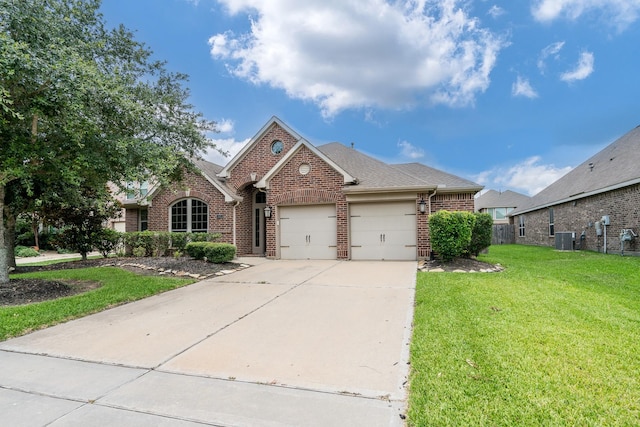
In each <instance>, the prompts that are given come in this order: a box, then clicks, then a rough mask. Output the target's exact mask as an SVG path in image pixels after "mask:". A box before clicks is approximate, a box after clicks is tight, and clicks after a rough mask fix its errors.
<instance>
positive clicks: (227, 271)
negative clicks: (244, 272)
mask: <svg viewBox="0 0 640 427" xmlns="http://www.w3.org/2000/svg"><path fill="white" fill-rule="evenodd" d="M220 273H222V274H231V273H235V270H222V271H220Z"/></svg>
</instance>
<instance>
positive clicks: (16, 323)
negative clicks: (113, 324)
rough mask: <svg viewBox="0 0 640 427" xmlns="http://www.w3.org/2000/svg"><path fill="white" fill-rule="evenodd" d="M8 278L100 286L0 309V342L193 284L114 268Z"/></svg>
mask: <svg viewBox="0 0 640 427" xmlns="http://www.w3.org/2000/svg"><path fill="white" fill-rule="evenodd" d="M11 277H12V278H13V277H16V278H18V277H24V278H27V277H31V278H44V279H52V280H83V281H85V280H86V281H96V282H100V283H102V286H101V287H100V288H98V289H95V290H92V291H89V292H86V293H83V294H78V295H74V296H69V297H65V298H60V299H57V300H53V301H45V302H40V303H34V304H28V305H20V306H8V307H0V341H2V340H6V339H7V338H10V337H15V336H18V335H23V334H25V333H28V332H30V331H33V330H36V329H41V328H44V327H47V326H51V325H55V324H56V323H61V322H65V321H67V320H71V319H75V318H78V317H82V316H86V315H87V314H91V313H96V312H98V311H101V310H104V309H106V308H109V307H113V306H115V305H119V304H123V303H126V302H130V301H135V300H138V299H141V298H145V297H148V296H151V295H154V294H157V293H160V292H164V291H168V290H170V289H175V288H178V287H180V286H184V285H188V284H190V283H193V282H194V281H195V280H193V279H184V278H169V277H157V276H143V275H138V274H135V273H131V272H129V271H125V270H121V269H119V268H115V267H99V268H83V269H75V270H57V271H48V272H38V273H28V274H16V275H11Z"/></svg>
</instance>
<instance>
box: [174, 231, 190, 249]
mask: <svg viewBox="0 0 640 427" xmlns="http://www.w3.org/2000/svg"><path fill="white" fill-rule="evenodd" d="M190 234H191V233H171V247H172V248H174V249H176V252H182V253H184V247H185V246H187V243H189V235H190Z"/></svg>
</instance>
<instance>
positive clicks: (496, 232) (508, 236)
mask: <svg viewBox="0 0 640 427" xmlns="http://www.w3.org/2000/svg"><path fill="white" fill-rule="evenodd" d="M492 231H493V233H492V235H491V244H492V245H506V244H511V243H515V242H516V227H515V225H513V224H494V225H493V230H492Z"/></svg>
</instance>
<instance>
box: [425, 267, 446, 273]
mask: <svg viewBox="0 0 640 427" xmlns="http://www.w3.org/2000/svg"><path fill="white" fill-rule="evenodd" d="M427 271H429V272H431V273H444V270H443V269H442V268H434V269H433V270H427Z"/></svg>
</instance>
